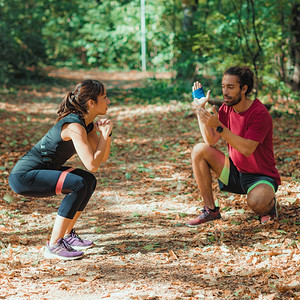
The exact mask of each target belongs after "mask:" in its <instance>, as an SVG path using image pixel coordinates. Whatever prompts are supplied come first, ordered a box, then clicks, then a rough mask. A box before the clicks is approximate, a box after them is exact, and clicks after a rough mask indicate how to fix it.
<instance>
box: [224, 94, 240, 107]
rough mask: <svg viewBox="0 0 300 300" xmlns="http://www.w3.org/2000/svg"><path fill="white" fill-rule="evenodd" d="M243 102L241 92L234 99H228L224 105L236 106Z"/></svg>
mask: <svg viewBox="0 0 300 300" xmlns="http://www.w3.org/2000/svg"><path fill="white" fill-rule="evenodd" d="M224 98H226V97H224ZM224 100H225V99H224ZM241 100H242V95H241V92H240V93H239V94H238V95H236V96H235V97H233V98H232V97H230V98H228V97H227V99H226V100H225V101H224V103H225V105H227V106H234V105H236V104H238V103H240V102H241Z"/></svg>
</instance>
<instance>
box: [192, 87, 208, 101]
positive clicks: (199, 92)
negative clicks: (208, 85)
mask: <svg viewBox="0 0 300 300" xmlns="http://www.w3.org/2000/svg"><path fill="white" fill-rule="evenodd" d="M202 97H205V94H204V91H203V88H202V87H201V88H200V89H197V90H194V91H193V99H195V98H197V99H200V98H202Z"/></svg>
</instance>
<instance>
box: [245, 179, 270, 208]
mask: <svg viewBox="0 0 300 300" xmlns="http://www.w3.org/2000/svg"><path fill="white" fill-rule="evenodd" d="M274 197H275V193H274V191H273V189H272V188H271V187H270V186H269V185H267V184H260V185H258V186H256V187H255V188H254V189H253V190H251V191H250V193H249V194H248V196H247V203H248V205H249V206H250V208H251V209H252V210H253V211H254V212H256V213H258V214H264V213H266V212H268V211H269V210H270V209H271V206H272V202H273V199H274Z"/></svg>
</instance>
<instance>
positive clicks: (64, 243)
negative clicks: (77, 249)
mask: <svg viewBox="0 0 300 300" xmlns="http://www.w3.org/2000/svg"><path fill="white" fill-rule="evenodd" d="M61 246H62V247H64V248H65V249H66V250H68V251H74V249H73V248H72V247H71V246H70V245H69V244H68V242H67V241H65V240H64V239H62V241H61Z"/></svg>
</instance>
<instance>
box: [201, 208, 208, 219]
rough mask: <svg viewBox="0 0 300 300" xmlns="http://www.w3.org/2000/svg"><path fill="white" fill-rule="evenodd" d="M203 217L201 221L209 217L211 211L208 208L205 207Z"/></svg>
mask: <svg viewBox="0 0 300 300" xmlns="http://www.w3.org/2000/svg"><path fill="white" fill-rule="evenodd" d="M201 215H202V216H201V219H204V218H206V217H207V216H208V215H209V211H208V209H207V208H206V206H204V208H203V209H202V214H201Z"/></svg>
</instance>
